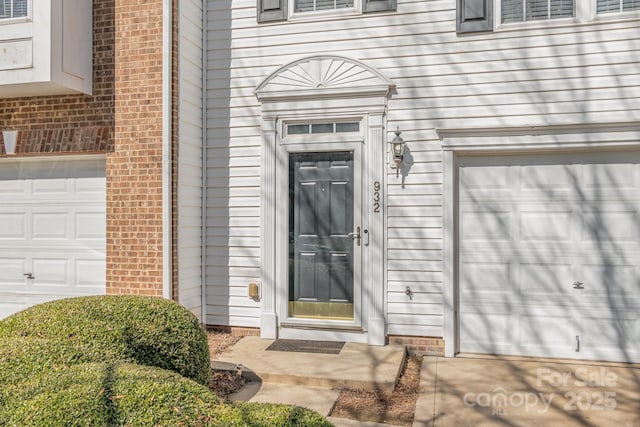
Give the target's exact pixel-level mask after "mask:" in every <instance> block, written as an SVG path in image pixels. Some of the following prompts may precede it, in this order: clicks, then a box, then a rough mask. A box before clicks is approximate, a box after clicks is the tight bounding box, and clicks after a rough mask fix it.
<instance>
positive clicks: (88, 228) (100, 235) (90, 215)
mask: <svg viewBox="0 0 640 427" xmlns="http://www.w3.org/2000/svg"><path fill="white" fill-rule="evenodd" d="M105 223H106V215H105V213H104V212H81V213H76V214H75V221H74V224H75V236H74V237H75V239H76V240H104V239H105V237H106V229H105V226H104V224H105Z"/></svg>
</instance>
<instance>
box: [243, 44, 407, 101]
mask: <svg viewBox="0 0 640 427" xmlns="http://www.w3.org/2000/svg"><path fill="white" fill-rule="evenodd" d="M394 87H395V84H394V83H393V82H392V81H391V80H389V79H388V78H386V77H385V76H384V75H383V74H382V73H380V72H379V71H377V70H375V69H373V68H371V67H369V66H368V65H365V64H363V63H361V62H359V61H356V60H354V59H349V58H345V57H341V56H333V55H331V56H312V57H308V58H303V59H299V60H297V61H294V62H292V63H290V64H288V65H285V66H284V67H281V68H279V69H278V70H276V71H275V72H273V73H272V74H271V75H269V77H267V78H266V79H265V80H264V81H263V82H262V83H261V84H260V85H259V86H258V87H257V88H256V90H255V94H256V96H257V98H258V100H259V101H261V102H264V101H270V100H273V101H276V100H277V101H280V100H284V99H301V98H316V99H317V98H341V97H353V96H371V95H382V96H386V95H387V94H388V93H389V92H390V91H391V90H392V89H393V88H394Z"/></svg>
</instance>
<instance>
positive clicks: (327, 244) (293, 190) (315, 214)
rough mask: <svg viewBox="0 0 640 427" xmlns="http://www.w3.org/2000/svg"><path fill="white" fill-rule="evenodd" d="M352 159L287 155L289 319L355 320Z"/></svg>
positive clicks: (334, 154) (344, 155)
mask: <svg viewBox="0 0 640 427" xmlns="http://www.w3.org/2000/svg"><path fill="white" fill-rule="evenodd" d="M353 157H354V156H353V152H331V153H300V154H298V153H292V154H290V156H289V272H288V274H289V304H288V310H289V313H288V315H289V317H293V318H302V319H304V318H307V319H332V320H345V321H352V320H353V319H354V244H359V235H358V234H357V233H358V230H357V228H354V173H353V170H354V158H353Z"/></svg>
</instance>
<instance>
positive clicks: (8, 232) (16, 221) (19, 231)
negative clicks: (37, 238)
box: [0, 213, 27, 240]
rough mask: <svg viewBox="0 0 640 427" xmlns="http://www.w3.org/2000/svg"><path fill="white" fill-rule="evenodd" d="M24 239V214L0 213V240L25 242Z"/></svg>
mask: <svg viewBox="0 0 640 427" xmlns="http://www.w3.org/2000/svg"><path fill="white" fill-rule="evenodd" d="M26 238H27V215H26V214H24V213H0V240H25V239H26Z"/></svg>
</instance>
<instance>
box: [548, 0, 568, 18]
mask: <svg viewBox="0 0 640 427" xmlns="http://www.w3.org/2000/svg"><path fill="white" fill-rule="evenodd" d="M550 7H551V12H550V14H551V18H565V17H567V16H573V0H551V2H550Z"/></svg>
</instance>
